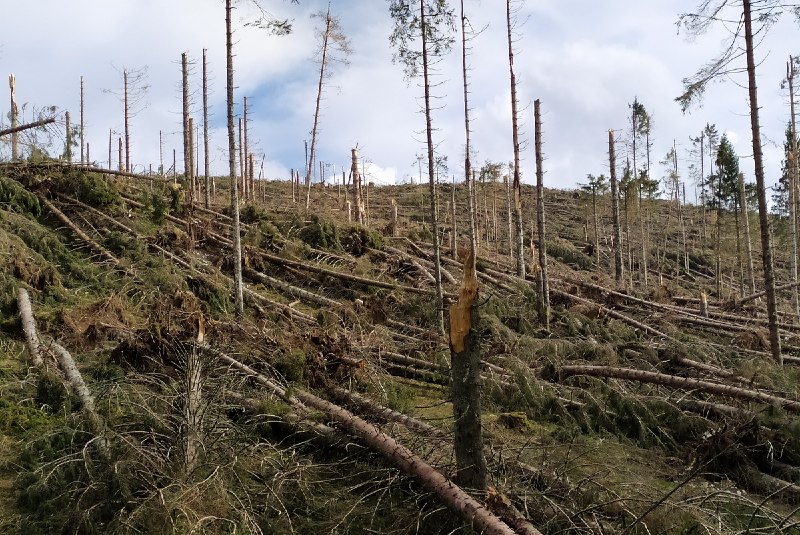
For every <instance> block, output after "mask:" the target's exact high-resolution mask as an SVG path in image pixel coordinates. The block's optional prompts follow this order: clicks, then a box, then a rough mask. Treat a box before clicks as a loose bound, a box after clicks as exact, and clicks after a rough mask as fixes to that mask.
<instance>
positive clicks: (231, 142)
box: [225, 0, 244, 318]
mask: <svg viewBox="0 0 800 535" xmlns="http://www.w3.org/2000/svg"><path fill="white" fill-rule="evenodd" d="M225 45H226V57H227V62H226V63H227V65H226V72H227V111H228V164H229V168H228V171H229V173H230V183H231V214H232V216H233V225H232V229H231V230H232V236H231V238H232V240H233V281H234V295H235V306H236V316H238V317H239V318H241V317H242V316H244V293H243V291H242V234H241V225H240V223H239V184H238V181H237V180H236V131H235V129H234V125H233V31H232V29H231V0H225Z"/></svg>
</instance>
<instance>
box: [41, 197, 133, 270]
mask: <svg viewBox="0 0 800 535" xmlns="http://www.w3.org/2000/svg"><path fill="white" fill-rule="evenodd" d="M38 197H39V201H40V202H41V203H42V204H44V205H45V206H46V207H47V209H48V210H50V211H51V212H52V213H53V214H54V215H55V216H56V217H57V218H58V219H59V220H60V221H61V222H62V223H64V224H65V225H67V227H69V229H70V230H72V232H74V233H75V235H76V236H78V238H80V239H81V240H82V241H83V242H85V243H86V244H87V245H88V246H89V247H91V248H92V249H94V250H95V251H96V252H98V253H100V255H101V256H102V257H103V258H105V259H106V260H108V261H109V262H111V263H112V264H113V265H114V267H116V268H117V269H119V270H120V271H122V272H124V273H128V270H127V269H125V268H123V267H122V266H121V265H120V263H119V260H118V259H117V257H115V256H114V255H113V254H111V253H110V252H108V250H107V249H106V248H105V247H103V246H102V245H100V244H99V243H97V242H96V241H94V240H93V239H92V238H90V237H89V236H88V235H87V234H86V233H85V232H83V231H82V230H81V229H80V228H78V226H77V225H76V224H75V223H73V222H72V220H70V218H68V217H67V216H66V215H65V214H64V212H62V211H61V210H59V209H58V208H56V207H55V206H54V205H53V203H51V202H50V201H48V200H47V199H45V198H44V197H42V196H41V195H39V196H38Z"/></svg>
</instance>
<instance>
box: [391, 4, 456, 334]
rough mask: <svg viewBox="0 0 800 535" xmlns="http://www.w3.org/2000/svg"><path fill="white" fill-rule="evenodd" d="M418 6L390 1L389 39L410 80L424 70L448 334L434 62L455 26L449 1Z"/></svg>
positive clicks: (439, 311) (437, 269)
mask: <svg viewBox="0 0 800 535" xmlns="http://www.w3.org/2000/svg"><path fill="white" fill-rule="evenodd" d="M414 4H416V0H390V4H389V13H390V14H391V16H392V18H393V19H394V22H395V27H394V30H393V31H392V34H391V36H390V37H389V40H390V42H391V43H392V44H393V45H394V46H395V47H397V53H396V54H395V56H394V60H395V61H400V62H401V63H402V64H403V66H404V70H405V74H406V77H407V78H413V77H415V76H417V75H418V74H419V68H420V67H422V79H423V91H424V102H425V109H424V111H425V134H426V143H427V149H428V184H429V191H430V216H431V233H432V235H433V256H434V262H433V263H434V277H435V278H436V318H437V327H438V331H439V332H440V333H441V334H444V332H445V329H444V300H443V298H442V273H441V271H442V260H441V250H440V245H439V223H438V217H437V207H436V173H435V165H436V158H435V156H434V144H433V121H432V118H431V84H430V76H431V75H430V60H431V59H432V58H437V57H441V56H442V55H443V54H444V53H445V52H447V51H448V50H449V49H450V47H451V46H452V44H453V38H452V37H451V36H450V30H451V29H452V28H453V27H454V23H453V19H454V17H453V11H452V10H451V9H450V7H449V6H448V5H447V1H446V0H419V10H417V9H416V8H415V7H414ZM417 37H419V38H420V41H421V49H420V50H417V49H416V48H413V46H412V45H413V43H414V41H416V39H417Z"/></svg>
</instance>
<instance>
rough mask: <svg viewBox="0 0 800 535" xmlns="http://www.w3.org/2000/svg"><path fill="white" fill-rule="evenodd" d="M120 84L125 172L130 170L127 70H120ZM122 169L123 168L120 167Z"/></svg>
mask: <svg viewBox="0 0 800 535" xmlns="http://www.w3.org/2000/svg"><path fill="white" fill-rule="evenodd" d="M122 86H123V96H124V104H125V169H124V171H125V172H126V173H130V172H131V135H130V133H131V132H130V128H129V126H130V123H129V119H130V110H129V109H128V71H127V70H123V71H122ZM121 170H123V169H121Z"/></svg>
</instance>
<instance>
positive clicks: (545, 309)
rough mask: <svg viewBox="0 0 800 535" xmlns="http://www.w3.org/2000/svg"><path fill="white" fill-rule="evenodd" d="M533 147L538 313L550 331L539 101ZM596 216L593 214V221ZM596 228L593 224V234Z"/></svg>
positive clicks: (534, 103) (537, 101)
mask: <svg viewBox="0 0 800 535" xmlns="http://www.w3.org/2000/svg"><path fill="white" fill-rule="evenodd" d="M533 115H534V132H535V134H534V136H535V139H534V145H535V150H536V227H537V229H538V236H539V269H540V273H539V277H540V279H541V284H540V286H539V293H540V294H539V312H540V314H541V315H542V317H543V318H544V325H545V328H546V329H548V330H549V329H550V281H549V280H548V275H547V239H546V236H545V217H544V164H543V161H542V116H541V112H540V102H539V99H536V100H534V101H533ZM596 217H597V215H596V214H595V219H596ZM596 232H597V226H596V224H595V233H596Z"/></svg>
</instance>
